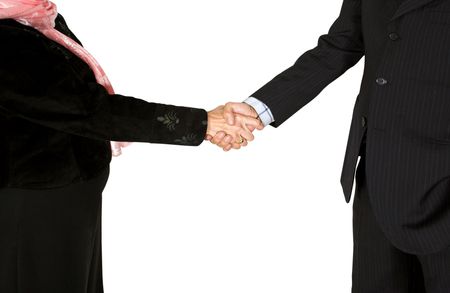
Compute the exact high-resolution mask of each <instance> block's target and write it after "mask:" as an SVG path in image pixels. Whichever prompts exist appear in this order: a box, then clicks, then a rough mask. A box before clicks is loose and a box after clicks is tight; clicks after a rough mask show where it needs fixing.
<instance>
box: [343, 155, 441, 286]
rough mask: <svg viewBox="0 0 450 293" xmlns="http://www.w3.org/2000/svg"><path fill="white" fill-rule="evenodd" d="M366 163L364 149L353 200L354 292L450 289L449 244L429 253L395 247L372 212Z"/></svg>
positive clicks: (357, 171) (358, 168)
mask: <svg viewBox="0 0 450 293" xmlns="http://www.w3.org/2000/svg"><path fill="white" fill-rule="evenodd" d="M364 165H365V159H364V151H363V152H362V157H361V159H360V161H359V164H358V167H357V170H356V186H355V199H354V202H353V239H354V240H353V242H354V250H353V273H352V293H425V292H426V293H449V292H450V246H449V247H448V248H446V249H444V250H442V251H440V252H438V253H434V254H427V255H413V254H408V253H405V252H403V251H401V250H399V249H398V248H397V247H394V246H393V245H392V244H391V242H390V241H389V240H388V239H387V238H386V237H385V235H384V234H383V232H382V231H381V230H380V228H379V226H378V224H377V222H376V219H375V218H374V215H373V213H372V210H371V206H370V197H369V194H368V191H367V186H366V177H365V171H364V167H365V166H364ZM449 196H450V194H449ZM449 229H450V227H449Z"/></svg>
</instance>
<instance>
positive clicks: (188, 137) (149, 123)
mask: <svg viewBox="0 0 450 293" xmlns="http://www.w3.org/2000/svg"><path fill="white" fill-rule="evenodd" d="M0 39H1V40H2V46H0V58H1V62H0V107H1V108H2V110H4V111H7V112H8V113H10V114H11V115H13V116H17V117H20V118H23V119H27V120H29V121H31V122H33V123H37V124H40V125H43V126H46V127H50V128H53V129H56V130H58V131H62V132H66V133H70V134H74V135H79V136H84V137H88V138H92V139H99V140H114V141H132V142H150V143H164V144H179V145H199V144H201V142H202V141H203V140H204V137H205V133H206V127H207V113H206V111H205V110H203V109H196V108H188V107H177V106H172V105H165V104H158V103H150V102H146V101H144V100H142V99H138V98H134V97H128V96H123V95H118V94H115V95H109V94H108V93H107V91H106V90H105V88H104V87H103V86H101V85H99V84H98V83H97V82H96V81H95V77H94V75H93V73H92V72H91V71H90V70H81V69H82V68H83V66H85V64H84V63H82V61H81V60H79V59H78V58H76V57H74V56H73V57H72V58H70V59H69V60H68V59H67V58H68V57H67V54H66V55H64V54H61V53H60V54H58V52H56V53H55V52H54V50H55V49H51V48H50V47H49V46H48V45H47V42H48V40H45V38H44V37H42V36H39V35H38V34H32V33H30V32H25V31H24V30H21V29H20V28H4V27H0ZM52 50H53V51H52ZM86 74H87V75H89V76H85V75H86ZM86 81H88V82H86Z"/></svg>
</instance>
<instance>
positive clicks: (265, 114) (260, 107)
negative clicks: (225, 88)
mask: <svg viewBox="0 0 450 293" xmlns="http://www.w3.org/2000/svg"><path fill="white" fill-rule="evenodd" d="M244 103H246V104H248V105H250V106H252V107H253V108H254V109H255V110H256V112H257V113H258V115H259V118H260V119H261V121H262V123H263V124H264V126H267V125H269V124H270V123H272V122H274V121H275V119H274V117H273V115H272V112H271V111H270V109H269V107H267V106H266V104H264V103H263V102H261V101H260V100H258V99H256V98H254V97H250V98H248V99H246V100H245V101H244Z"/></svg>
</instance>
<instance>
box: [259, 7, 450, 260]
mask: <svg viewBox="0 0 450 293" xmlns="http://www.w3.org/2000/svg"><path fill="white" fill-rule="evenodd" d="M363 56H365V68H364V76H363V78H362V83H361V90H360V93H359V95H358V97H357V98H356V101H355V105H354V111H353V117H352V122H351V126H350V133H349V137H348V144H347V149H346V152H345V157H344V162H343V168H342V173H341V184H342V188H343V191H344V195H345V199H346V201H347V202H349V201H350V198H351V192H352V188H353V181H354V173H355V165H356V162H357V159H358V155H359V152H360V146H361V141H362V139H363V137H365V138H366V148H365V150H366V153H365V157H366V174H367V187H368V190H369V194H370V198H371V202H372V207H373V209H374V213H375V215H376V218H377V220H378V222H379V223H380V226H381V228H382V229H383V231H384V232H385V233H386V235H387V236H388V238H389V239H390V240H391V241H392V243H393V244H394V245H396V246H397V247H399V248H400V249H402V250H404V251H406V252H410V253H416V254H422V253H430V252H435V251H438V250H440V249H443V248H445V247H447V246H449V245H450V0H403V1H402V2H401V3H397V2H396V1H395V0H344V2H343V5H342V9H341V12H340V15H339V17H338V18H337V19H336V21H335V22H334V23H333V25H332V26H331V28H330V30H329V32H328V33H327V34H325V35H322V36H321V37H320V38H319V41H318V45H317V47H315V48H313V49H311V50H309V51H307V52H306V53H304V54H303V55H302V56H301V57H300V58H299V59H298V60H297V61H296V63H295V64H294V65H293V66H292V67H290V68H288V69H287V70H285V71H284V72H282V73H280V74H279V75H278V76H276V77H275V78H274V79H273V80H271V81H270V82H269V83H267V84H266V85H265V86H263V87H262V88H261V89H259V90H258V91H257V92H256V93H254V94H253V95H252V96H253V97H255V98H257V99H259V100H261V101H262V102H264V103H265V104H266V105H267V106H268V107H269V108H270V109H271V111H272V113H273V115H274V117H275V120H276V121H275V122H274V123H273V124H272V126H274V127H278V126H279V125H281V124H282V123H283V122H284V121H286V120H287V119H288V118H289V117H291V116H292V115H293V114H294V113H295V112H297V111H298V110H299V109H301V108H302V107H303V106H305V105H306V104H307V103H309V102H310V101H311V100H312V99H313V98H315V97H316V96H317V95H318V94H319V93H320V92H321V91H322V90H323V89H324V88H325V87H326V86H327V85H328V84H330V83H331V82H332V81H333V80H335V79H336V78H337V77H339V76H340V75H342V74H343V73H344V72H345V71H346V70H347V69H349V68H350V67H352V66H353V65H355V64H356V63H357V62H358V61H359V60H360V59H361V58H362V57H363Z"/></svg>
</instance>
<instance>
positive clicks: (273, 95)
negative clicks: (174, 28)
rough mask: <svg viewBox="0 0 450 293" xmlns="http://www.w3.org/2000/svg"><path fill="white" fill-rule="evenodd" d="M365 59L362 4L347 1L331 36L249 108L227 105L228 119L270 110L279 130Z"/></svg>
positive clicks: (254, 97)
mask: <svg viewBox="0 0 450 293" xmlns="http://www.w3.org/2000/svg"><path fill="white" fill-rule="evenodd" d="M362 56H364V41H363V37H362V30H361V0H344V2H343V5H342V8H341V12H340V15H339V17H338V18H337V19H336V20H335V21H334V23H333V25H332V26H331V28H330V29H329V32H328V33H327V34H325V35H322V36H320V37H319V40H318V44H317V46H316V47H315V48H313V49H311V50H309V51H307V52H305V53H304V54H303V55H301V56H300V58H298V59H297V61H296V62H295V64H294V65H292V66H291V67H290V68H288V69H286V70H285V71H283V72H282V73H280V74H279V75H277V76H276V77H275V78H274V79H272V80H271V81H270V82H268V83H267V84H266V85H264V86H263V87H262V88H260V89H259V90H258V91H256V92H255V93H254V94H253V95H251V98H250V101H249V100H246V101H245V102H246V104H244V103H229V104H227V105H228V107H226V111H225V113H226V115H227V116H231V113H239V114H244V113H251V112H252V109H250V108H251V107H249V106H252V107H253V108H255V110H256V111H257V112H258V110H257V109H261V108H267V109H268V111H266V113H270V116H271V119H269V118H267V120H266V121H269V120H271V122H270V124H271V125H272V126H274V127H278V126H279V125H281V124H282V123H283V122H285V121H286V120H287V119H288V118H289V117H291V116H292V115H293V114H295V113H296V112H297V111H298V110H300V109H301V108H302V107H303V106H305V105H306V104H308V103H309V102H310V101H311V100H312V99H314V98H315V97H316V96H317V95H318V94H319V93H320V92H321V91H322V90H323V89H324V88H325V87H326V86H327V85H329V84H330V83H331V82H333V81H334V80H335V79H336V78H338V77H339V76H341V75H342V74H343V73H344V72H345V71H347V69H349V68H351V67H352V66H354V65H355V64H356V63H358V61H359V60H360V59H361V58H362ZM258 101H259V103H258ZM247 104H248V105H247ZM263 122H264V121H263Z"/></svg>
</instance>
